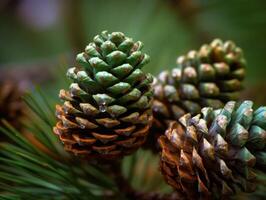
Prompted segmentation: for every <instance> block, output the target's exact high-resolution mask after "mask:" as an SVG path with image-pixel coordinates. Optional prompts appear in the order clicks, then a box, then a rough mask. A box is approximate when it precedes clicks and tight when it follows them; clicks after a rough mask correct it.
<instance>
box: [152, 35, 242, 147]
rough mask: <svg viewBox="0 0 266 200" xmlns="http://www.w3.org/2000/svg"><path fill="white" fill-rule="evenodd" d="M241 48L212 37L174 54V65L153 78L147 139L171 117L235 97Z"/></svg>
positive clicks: (238, 87)
mask: <svg viewBox="0 0 266 200" xmlns="http://www.w3.org/2000/svg"><path fill="white" fill-rule="evenodd" d="M245 66H246V61H245V59H244V56H243V53H242V50H241V49H240V48H239V47H237V46H236V45H235V44H234V43H233V42H232V41H226V42H223V41H221V40H220V39H215V40H213V41H212V42H211V43H210V44H205V45H202V46H201V48H200V49H199V50H198V51H194V50H193V51H189V52H188V53H187V54H186V55H183V56H180V57H178V58H177V67H176V68H174V69H172V70H170V71H168V70H166V71H163V72H161V73H160V74H159V75H158V77H157V79H156V80H155V81H154V101H153V113H154V122H153V124H154V125H153V127H152V131H151V133H152V134H150V135H149V139H148V141H149V142H150V143H152V144H155V141H157V138H158V137H159V136H160V135H162V134H163V133H164V132H165V130H166V128H167V126H168V124H169V122H170V121H171V120H178V119H179V118H180V117H181V116H183V115H184V114H186V113H191V114H192V115H194V114H197V113H200V110H201V108H202V107H207V106H210V107H213V108H221V107H222V106H224V103H226V102H227V101H229V100H237V99H238V98H239V92H240V91H241V89H242V81H243V79H244V76H245Z"/></svg>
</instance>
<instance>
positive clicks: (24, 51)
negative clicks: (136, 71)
mask: <svg viewBox="0 0 266 200" xmlns="http://www.w3.org/2000/svg"><path fill="white" fill-rule="evenodd" d="M102 30H109V31H110V32H111V31H122V32H125V33H126V34H127V35H128V36H129V37H132V38H134V39H135V40H141V41H143V42H144V45H145V46H144V51H145V52H147V53H148V54H149V55H150V56H151V59H152V61H151V63H150V64H149V65H148V66H147V67H146V71H149V72H151V73H152V74H154V75H156V74H157V73H158V72H160V71H161V70H163V69H166V68H173V67H174V66H175V60H176V57H177V56H178V55H180V54H183V53H186V52H187V51H188V50H190V49H198V48H199V47H200V45H201V44H203V43H208V42H210V41H211V40H212V39H214V38H217V37H218V38H221V39H223V40H228V39H230V40H233V41H235V43H236V44H237V45H239V46H240V47H242V49H243V50H244V53H245V56H246V58H247V61H248V68H247V78H246V86H247V88H252V89H251V90H252V91H253V90H255V89H254V88H253V87H257V86H259V87H261V88H266V86H265V87H264V85H265V77H266V67H265V65H266V45H265V44H266V1H265V0H252V1H250V0H227V1H225V0H108V1H107V0H1V1H0V44H1V50H0V74H1V75H0V78H1V76H2V77H3V76H5V77H6V76H16V78H18V79H27V80H28V79H30V80H31V81H33V82H44V83H45V82H47V81H46V80H49V79H50V77H51V76H52V75H51V73H50V71H51V70H52V71H53V69H55V68H57V67H58V66H59V65H66V66H70V65H74V63H75V61H74V55H75V54H77V53H78V52H80V51H82V50H83V48H84V47H85V46H86V44H87V43H88V42H89V41H90V40H91V39H92V38H93V36H94V35H95V34H97V33H99V32H101V31H102ZM6 74H8V75H6ZM260 90H261V89H260ZM263 90H264V89H263Z"/></svg>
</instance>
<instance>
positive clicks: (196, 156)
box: [159, 101, 266, 199]
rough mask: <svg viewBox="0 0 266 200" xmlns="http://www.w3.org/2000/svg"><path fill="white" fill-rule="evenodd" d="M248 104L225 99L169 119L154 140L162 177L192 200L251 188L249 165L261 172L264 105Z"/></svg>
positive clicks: (265, 148)
mask: <svg viewBox="0 0 266 200" xmlns="http://www.w3.org/2000/svg"><path fill="white" fill-rule="evenodd" d="M252 106H253V102H252V101H244V102H243V103H241V104H240V105H237V104H236V102H234V101H230V102H228V103H227V104H226V105H225V106H224V108H223V109H218V110H213V108H210V107H205V108H203V109H202V110H201V113H202V114H198V115H196V116H194V117H191V114H186V115H184V116H183V117H181V118H180V119H179V123H177V122H172V123H170V126H169V128H168V129H167V131H166V133H165V135H163V136H161V137H160V138H159V143H160V146H161V149H162V155H161V163H160V164H161V171H162V174H163V175H164V177H165V179H166V181H167V182H168V183H169V184H170V185H172V186H173V187H174V188H175V189H177V190H179V191H181V192H184V193H185V195H187V196H188V197H189V198H192V199H195V198H198V197H202V198H207V197H217V198H221V197H223V196H228V195H233V194H235V193H236V192H237V191H238V188H241V189H242V190H243V191H245V192H252V191H254V190H255V188H256V174H255V173H254V169H255V168H257V167H259V168H260V169H263V170H264V171H265V170H266V107H260V108H258V109H257V110H255V111H253V108H252Z"/></svg>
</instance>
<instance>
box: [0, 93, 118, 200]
mask: <svg viewBox="0 0 266 200" xmlns="http://www.w3.org/2000/svg"><path fill="white" fill-rule="evenodd" d="M25 101H26V102H27V104H28V105H29V106H30V108H31V109H32V110H33V111H34V113H35V116H34V117H32V118H31V119H29V121H28V122H27V126H28V127H26V128H27V130H28V131H29V132H30V133H32V134H34V136H35V137H36V138H37V139H38V140H39V141H40V142H41V144H42V145H43V146H44V147H46V149H48V150H49V153H46V152H44V151H41V149H40V148H38V147H37V146H36V145H34V144H33V143H32V142H31V141H30V140H29V139H28V138H27V137H25V136H24V135H22V134H21V133H19V132H17V131H16V130H15V129H14V128H13V127H11V126H10V125H9V124H8V123H6V122H4V124H5V127H1V128H0V131H1V132H3V133H4V134H6V135H7V136H8V137H9V138H10V139H12V141H13V142H12V143H9V144H8V143H6V144H2V145H1V153H0V155H1V157H0V162H1V165H0V169H1V172H0V182H1V183H0V189H1V190H0V191H1V192H0V197H2V198H6V199H47V197H48V196H49V195H50V196H51V199H102V195H103V191H104V190H106V189H108V190H111V191H113V192H115V191H117V188H116V187H115V185H114V183H113V181H112V180H111V179H110V177H109V175H107V174H106V173H104V172H103V170H102V169H99V168H97V167H95V166H94V165H93V164H88V162H87V161H83V160H77V159H75V158H72V157H70V156H69V155H67V154H66V153H65V151H64V150H63V148H62V145H61V144H60V143H59V142H58V140H57V138H56V136H55V135H54V134H53V133H52V127H53V125H54V122H55V117H54V114H53V105H54V102H52V101H51V99H49V100H48V99H47V98H46V97H45V96H44V95H43V92H42V91H40V90H39V91H36V92H35V93H33V94H29V95H26V97H25ZM51 155H52V156H51Z"/></svg>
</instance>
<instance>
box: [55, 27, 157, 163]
mask: <svg viewBox="0 0 266 200" xmlns="http://www.w3.org/2000/svg"><path fill="white" fill-rule="evenodd" d="M142 47H143V44H142V43H141V42H140V41H138V42H134V41H133V40H132V39H131V38H128V37H126V36H125V35H124V34H123V33H121V32H113V33H108V32H107V31H103V32H102V33H101V34H100V35H97V36H96V37H94V39H93V42H92V43H90V44H89V45H88V46H87V47H86V48H85V52H82V53H80V54H78V55H77V62H78V63H79V65H78V66H77V67H73V68H70V69H69V70H68V72H67V76H68V77H69V78H70V79H72V81H73V83H72V84H71V85H70V88H69V91H65V90H61V91H60V95H59V96H60V98H61V99H62V100H64V105H62V106H60V105H57V108H56V110H57V113H56V115H57V118H58V123H57V125H56V127H55V128H54V132H55V133H56V134H57V135H59V138H60V139H61V141H62V142H63V143H64V145H65V149H66V150H68V151H70V152H73V153H75V154H78V155H85V156H88V157H96V158H98V157H102V158H113V157H118V156H123V155H127V154H130V153H132V152H133V151H134V150H136V149H137V148H138V147H139V146H141V145H142V144H143V142H144V141H145V139H146V137H147V134H148V132H149V128H150V125H151V121H152V112H151V102H152V99H153V91H152V87H151V83H152V81H153V77H152V75H151V74H146V73H144V72H143V71H142V70H141V68H142V67H143V66H144V65H146V64H147V63H148V62H149V60H150V59H149V56H148V55H147V54H144V53H143V52H142V51H141V49H142Z"/></svg>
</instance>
